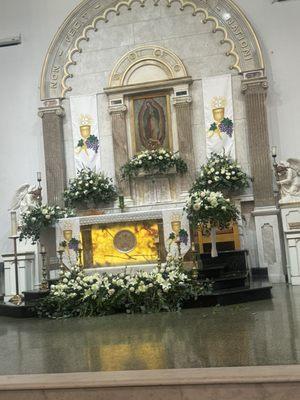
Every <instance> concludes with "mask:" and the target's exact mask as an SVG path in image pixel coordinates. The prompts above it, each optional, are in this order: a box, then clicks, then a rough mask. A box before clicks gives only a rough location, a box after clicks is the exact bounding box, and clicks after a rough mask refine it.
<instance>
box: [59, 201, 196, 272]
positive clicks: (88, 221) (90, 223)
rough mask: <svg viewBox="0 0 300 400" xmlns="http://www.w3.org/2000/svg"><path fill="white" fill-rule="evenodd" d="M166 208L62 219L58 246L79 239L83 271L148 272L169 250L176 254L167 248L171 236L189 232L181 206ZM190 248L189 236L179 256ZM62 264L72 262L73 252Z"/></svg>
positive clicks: (113, 211) (109, 212) (175, 251)
mask: <svg viewBox="0 0 300 400" xmlns="http://www.w3.org/2000/svg"><path fill="white" fill-rule="evenodd" d="M169 207H170V208H166V207H164V208H163V209H162V208H157V209H148V210H139V211H128V212H118V209H116V210H113V209H111V210H110V211H108V212H107V213H105V214H102V215H91V216H82V217H76V218H68V219H62V220H60V221H59V222H58V223H57V225H56V243H57V247H59V244H60V243H61V242H63V241H64V240H66V239H67V242H68V241H69V242H70V240H72V238H73V239H77V240H80V241H81V242H82V245H83V265H84V267H85V268H86V270H89V269H92V270H93V271H94V270H95V268H96V269H99V271H114V272H118V271H120V270H122V269H123V270H124V268H126V269H129V270H132V269H141V268H143V269H148V270H149V268H151V267H153V266H154V265H156V264H157V260H158V257H159V258H161V261H165V258H166V253H167V252H168V251H169V250H170V251H171V252H172V251H173V253H174V254H176V253H177V247H176V246H173V248H171V249H170V248H169V247H170V244H169V235H170V233H172V232H173V231H174V230H177V231H179V229H185V230H186V231H187V232H188V233H189V232H190V227H189V222H188V220H187V217H186V215H185V214H184V213H183V210H182V206H181V207H175V208H174V205H173V206H171V205H170V206H169ZM171 247H172V245H171ZM189 249H190V234H189V239H188V242H187V244H184V243H182V245H181V254H182V255H183V256H184V255H185V254H186V253H187V252H188V250H189ZM158 253H159V254H158ZM63 262H64V263H65V264H66V265H70V263H71V262H73V263H75V262H76V252H75V251H74V250H72V249H68V250H67V252H65V254H64V256H63Z"/></svg>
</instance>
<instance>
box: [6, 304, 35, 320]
mask: <svg viewBox="0 0 300 400" xmlns="http://www.w3.org/2000/svg"><path fill="white" fill-rule="evenodd" d="M34 315H35V313H34V308H33V307H32V306H28V305H25V304H24V303H22V304H21V305H19V306H15V305H14V304H10V303H5V304H4V303H3V304H0V316H2V317H13V318H31V317H34Z"/></svg>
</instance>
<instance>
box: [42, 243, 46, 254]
mask: <svg viewBox="0 0 300 400" xmlns="http://www.w3.org/2000/svg"><path fill="white" fill-rule="evenodd" d="M41 253H46V247H45V246H44V245H41Z"/></svg>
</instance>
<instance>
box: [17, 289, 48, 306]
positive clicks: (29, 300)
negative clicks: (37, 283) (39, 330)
mask: <svg viewBox="0 0 300 400" xmlns="http://www.w3.org/2000/svg"><path fill="white" fill-rule="evenodd" d="M48 293H49V290H29V291H27V292H23V295H24V303H25V304H26V305H31V304H34V302H35V301H37V300H40V299H42V298H43V297H45V296H47V294H48Z"/></svg>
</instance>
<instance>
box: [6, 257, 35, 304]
mask: <svg viewBox="0 0 300 400" xmlns="http://www.w3.org/2000/svg"><path fill="white" fill-rule="evenodd" d="M2 257H3V261H4V282H5V297H4V301H8V300H9V299H10V298H11V297H12V296H13V295H14V294H16V278H15V265H14V255H13V254H3V255H2ZM34 265H35V254H34V253H33V252H30V253H29V252H28V253H21V254H18V270H19V292H20V294H21V293H22V292H23V291H28V290H33V289H34V279H35V270H34Z"/></svg>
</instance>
